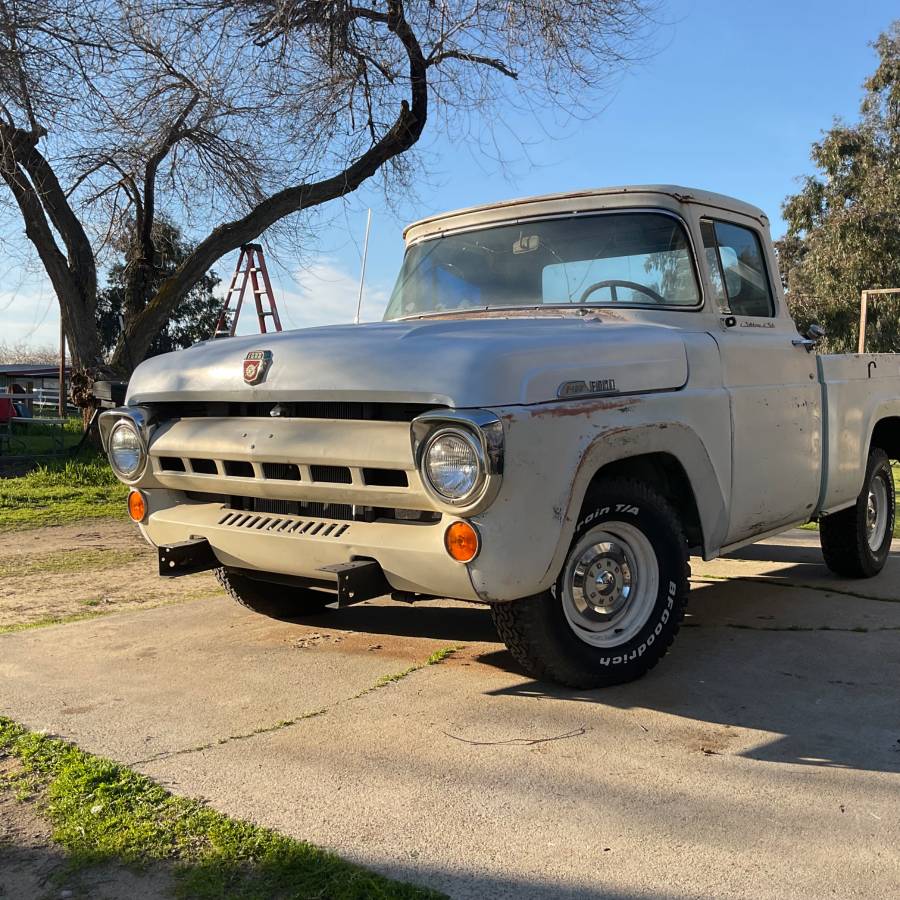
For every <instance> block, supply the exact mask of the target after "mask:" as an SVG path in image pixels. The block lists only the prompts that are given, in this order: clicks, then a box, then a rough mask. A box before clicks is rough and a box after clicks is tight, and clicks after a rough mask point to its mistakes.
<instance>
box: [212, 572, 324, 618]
mask: <svg viewBox="0 0 900 900" xmlns="http://www.w3.org/2000/svg"><path fill="white" fill-rule="evenodd" d="M214 574H215V576H216V580H217V581H218V582H219V584H221V585H222V587H223V588H225V591H226V592H227V593H228V595H229V596H230V597H231V598H232V599H233V600H236V601H237V602H238V603H240V604H241V606H246V607H247V609H252V610H253V612H257V613H260V614H261V615H264V616H269V617H271V618H273V619H292V618H296V617H297V616H306V615H310V614H312V613H318V612H322V610H323V609H325V607H326V606H327V605H328V604H329V603H334V601H335V599H336V598H335V596H334V594H329V593H327V592H325V591H315V590H312V589H311V588H301V587H292V586H290V585H284V584H276V583H275V582H272V581H262V580H260V579H257V578H251V577H249V576H247V575H245V574H244V573H243V572H237V571H235V570H234V569H229V568H228V567H227V566H221V567H220V568H218V569H216V570H215V573H214Z"/></svg>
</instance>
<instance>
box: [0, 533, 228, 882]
mask: <svg viewBox="0 0 900 900" xmlns="http://www.w3.org/2000/svg"><path fill="white" fill-rule="evenodd" d="M156 566H157V562H156V552H155V550H154V549H153V548H152V547H150V546H149V545H148V544H147V543H146V542H145V541H144V539H143V538H142V537H141V536H140V533H139V532H138V531H137V529H136V528H133V527H131V526H130V525H129V524H128V523H127V522H122V521H119V520H110V521H105V520H95V521H86V522H83V523H79V524H75V525H63V526H57V527H53V528H35V529H32V530H27V531H22V532H18V533H13V532H6V533H0V629H3V628H8V627H16V626H22V625H29V624H37V623H41V622H46V621H47V620H56V619H68V618H71V617H78V616H89V615H100V614H103V613H105V612H113V611H115V610H119V609H126V608H129V607H139V606H146V607H152V606H161V605H164V604H166V603H175V602H179V601H188V600H195V599H201V598H204V597H211V596H214V595H216V594H220V593H221V589H220V588H219V586H218V584H217V583H216V581H215V579H214V578H213V576H212V575H211V574H209V573H202V574H199V575H190V576H185V577H183V578H178V579H164V578H159V577H158V575H157V568H156ZM17 765H18V762H17V761H16V760H13V759H4V758H2V757H0V900H26V898H27V900H32V898H34V900H56V898H59V900H65V898H73V900H76V898H88V897H89V898H91V900H120V898H122V897H130V898H132V900H156V898H162V897H170V896H171V894H172V887H173V878H172V875H171V873H170V872H168V871H166V870H164V869H162V868H161V867H159V868H154V867H150V868H143V869H141V870H140V871H131V870H129V869H126V868H122V867H121V866H105V865H104V866H98V867H92V868H90V869H89V870H83V871H80V872H74V873H73V872H71V871H70V870H69V868H68V866H67V862H66V859H65V853H64V851H63V850H62V849H61V848H59V847H58V846H57V845H56V844H55V843H54V841H53V838H52V828H51V826H50V824H49V823H48V821H47V819H46V818H45V817H44V816H42V815H41V810H40V806H41V803H42V800H41V798H39V797H33V796H32V797H27V798H22V797H20V796H17V795H16V792H15V791H14V790H13V789H11V788H10V787H9V786H8V785H7V784H5V781H4V776H8V775H12V774H15V767H16V766H17Z"/></svg>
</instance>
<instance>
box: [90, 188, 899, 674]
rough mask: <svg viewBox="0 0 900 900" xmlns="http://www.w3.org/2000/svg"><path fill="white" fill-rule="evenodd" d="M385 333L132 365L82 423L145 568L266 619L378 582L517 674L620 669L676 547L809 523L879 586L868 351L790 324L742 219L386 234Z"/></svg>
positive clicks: (660, 621)
mask: <svg viewBox="0 0 900 900" xmlns="http://www.w3.org/2000/svg"><path fill="white" fill-rule="evenodd" d="M405 239H406V244H407V250H406V255H405V258H404V262H403V266H402V269H401V271H400V275H399V278H398V280H397V285H396V287H395V289H394V293H393V296H392V297H391V300H390V303H389V305H388V309H387V312H386V315H385V319H384V321H383V322H379V323H375V324H370V325H361V326H353V325H340V326H332V327H324V328H311V329H307V330H303V331H294V332H283V333H280V334H268V335H262V336H252V337H240V338H229V339H224V340H215V341H209V342H206V343H203V344H199V345H197V346H195V347H192V348H190V349H189V350H183V351H180V352H177V353H171V354H167V355H164V356H158V357H155V358H153V359H150V360H148V361H146V362H144V363H143V364H142V365H141V366H140V367H139V368H138V369H137V371H136V372H135V374H134V376H133V378H132V379H131V383H130V385H129V390H128V396H127V400H126V405H125V406H124V407H121V408H119V409H116V410H111V411H109V412H106V413H104V414H103V416H102V417H101V430H102V434H103V437H104V444H105V446H106V448H107V451H108V454H109V458H110V461H111V463H112V466H113V468H114V470H115V472H116V474H117V475H118V477H119V478H120V479H121V480H122V481H124V482H125V483H126V484H129V485H131V487H132V488H133V491H132V493H131V494H130V496H129V510H130V512H131V515H132V518H133V519H135V520H136V521H137V522H139V524H140V528H141V530H142V531H143V533H144V535H145V536H146V537H147V539H148V540H150V541H151V542H152V543H153V544H155V545H156V546H157V547H159V556H160V572H161V574H167V575H176V574H181V573H184V572H191V571H198V570H201V569H215V571H216V574H217V576H218V577H219V579H220V581H221V582H222V584H223V585H224V586H225V587H226V589H227V590H228V591H229V592H230V593H231V594H232V595H233V596H234V597H235V598H236V599H237V600H238V601H240V602H241V603H243V604H245V605H247V606H249V607H251V608H253V609H257V610H261V611H265V612H267V613H270V614H273V615H277V616H282V617H292V616H297V615H301V614H304V613H307V612H310V611H312V610H315V609H320V608H322V607H324V606H325V605H327V604H332V603H334V602H335V601H337V602H338V604H339V605H344V604H346V603H352V602H358V601H360V600H365V599H368V598H370V597H373V596H378V595H381V594H384V593H392V594H393V595H394V596H395V597H396V598H397V599H401V600H407V601H412V600H427V599H430V598H435V597H449V598H456V599H459V600H466V601H472V602H475V603H484V604H489V606H490V609H491V612H492V614H493V618H494V622H495V623H496V626H497V630H498V631H499V633H500V636H501V637H502V638H503V640H504V641H505V642H506V645H507V646H508V647H509V650H510V652H511V653H512V654H513V656H514V657H515V658H516V660H517V661H518V662H519V664H520V665H521V666H522V668H523V669H524V670H525V671H526V672H527V673H528V674H529V675H531V676H534V677H535V678H543V679H551V680H555V681H558V682H561V683H563V684H567V685H572V686H576V687H581V688H589V687H597V686H601V685H608V684H614V683H618V682H623V681H628V680H630V679H633V678H636V677H638V676H640V675H642V674H643V673H644V672H646V671H647V670H648V669H650V668H651V667H652V666H653V665H654V664H655V663H656V662H657V661H658V660H659V659H660V658H661V657H662V656H663V655H664V654H665V652H666V650H667V649H668V648H669V646H670V645H671V643H672V641H673V639H674V637H675V635H676V633H677V631H678V628H679V624H680V622H681V620H682V617H683V615H684V610H685V604H686V601H687V596H688V575H689V568H688V556H689V554H690V553H694V554H698V555H700V556H702V557H703V558H705V559H712V558H713V557H715V556H718V555H719V554H722V553H727V552H728V551H730V550H733V549H735V548H737V547H740V546H741V545H743V544H748V543H751V542H753V541H757V540H759V539H761V538H765V537H768V536H771V535H774V534H777V533H778V532H780V531H784V530H785V529H787V528H790V527H792V526H794V525H797V524H801V523H805V522H809V521H811V520H818V522H819V525H820V536H821V542H822V549H823V552H824V555H825V561H826V562H827V564H828V565H829V566H830V567H831V569H832V570H833V571H835V572H837V573H839V574H841V575H844V576H849V577H868V576H872V575H875V574H877V573H878V572H879V571H880V570H881V568H882V567H883V566H884V564H885V560H886V558H887V554H888V552H889V549H890V542H891V538H892V534H893V527H894V485H893V477H892V473H891V467H890V463H889V459H890V458H893V459H897V458H898V457H900V367H898V357H897V356H895V355H892V354H881V355H846V356H824V355H818V354H817V353H816V352H815V342H816V337H817V335H816V334H813V335H812V336H810V337H804V336H801V335H799V334H798V333H797V330H796V328H795V326H794V323H793V322H792V320H791V318H790V316H789V314H788V310H787V307H786V305H785V301H784V297H783V295H782V290H781V285H780V282H779V278H778V269H777V262H776V260H775V257H774V255H773V250H772V244H771V240H770V237H769V228H768V221H767V219H766V217H765V215H764V214H763V213H762V212H761V211H760V210H758V209H756V208H755V207H752V206H749V205H747V204H746V203H741V202H739V201H737V200H732V199H729V198H727V197H723V196H720V195H717V194H711V193H707V192H704V191H699V190H691V189H686V188H680V187H671V186H645V187H626V188H609V189H601V190H591V191H584V192H582V193H575V194H566V195H554V196H546V197H537V198H534V199H528V200H516V201H512V202H508V203H498V204H494V205H491V206H485V207H480V208H477V209H469V210H463V211H461V212H454V213H448V214H446V215H442V216H437V217H435V218H431V219H426V220H424V221H421V222H418V223H416V224H414V225H412V226H410V227H409V228H408V229H407V230H406V232H405Z"/></svg>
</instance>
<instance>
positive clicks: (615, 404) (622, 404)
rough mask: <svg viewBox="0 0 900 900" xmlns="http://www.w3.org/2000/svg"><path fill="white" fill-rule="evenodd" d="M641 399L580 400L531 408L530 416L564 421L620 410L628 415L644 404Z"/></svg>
mask: <svg viewBox="0 0 900 900" xmlns="http://www.w3.org/2000/svg"><path fill="white" fill-rule="evenodd" d="M642 402H643V401H642V399H641V398H640V397H607V398H604V399H597V400H578V401H575V402H573V403H552V404H545V405H543V406H539V407H535V408H529V410H528V414H529V415H530V416H531V417H532V418H533V419H537V418H551V419H563V418H567V417H568V416H589V415H591V414H592V413H597V412H610V411H612V410H618V411H619V412H623V413H627V412H630V411H631V409H632V408H633V407H635V406H637V405H638V404H639V403H642Z"/></svg>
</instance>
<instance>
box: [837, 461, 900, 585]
mask: <svg viewBox="0 0 900 900" xmlns="http://www.w3.org/2000/svg"><path fill="white" fill-rule="evenodd" d="M893 536H894V473H893V471H892V470H891V461H890V460H889V459H888V455H887V454H886V453H885V452H884V450H882V449H881V448H880V447H873V448H872V449H871V450H870V451H869V461H868V464H867V465H866V478H865V481H864V482H863V487H862V490H861V491H860V493H859V497H857V499H856V503H854V504H853V506H851V507H849V508H847V509H842V510H841V511H840V512H836V513H832V514H831V515H830V516H822V518H821V519H820V520H819V543H820V544H821V545H822V555H823V556H824V557H825V565H827V566H828V568H829V569H831V571H832V572H834V573H835V574H836V575H843V576H844V577H845V578H871V577H872V576H873V575H877V574H878V573H879V572H880V571H881V570H882V569H883V568H884V564H885V563H886V562H887V558H888V553H890V550H891V538H892V537H893Z"/></svg>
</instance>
